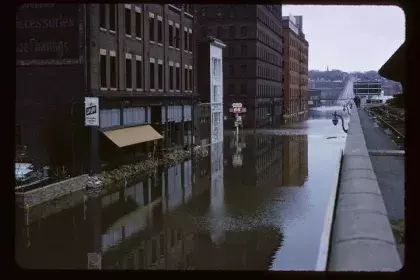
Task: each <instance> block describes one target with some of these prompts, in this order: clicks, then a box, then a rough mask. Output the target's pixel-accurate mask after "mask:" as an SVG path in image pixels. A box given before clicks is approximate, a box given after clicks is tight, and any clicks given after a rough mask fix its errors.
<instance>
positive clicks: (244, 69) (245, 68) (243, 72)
mask: <svg viewBox="0 0 420 280" xmlns="http://www.w3.org/2000/svg"><path fill="white" fill-rule="evenodd" d="M241 68H242V74H246V70H247V66H246V64H242V66H241Z"/></svg>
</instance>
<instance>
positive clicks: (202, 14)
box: [201, 8, 206, 17]
mask: <svg viewBox="0 0 420 280" xmlns="http://www.w3.org/2000/svg"><path fill="white" fill-rule="evenodd" d="M201 16H202V17H205V16H206V8H201Z"/></svg>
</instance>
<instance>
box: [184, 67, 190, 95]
mask: <svg viewBox="0 0 420 280" xmlns="http://www.w3.org/2000/svg"><path fill="white" fill-rule="evenodd" d="M184 88H185V90H190V89H189V88H188V68H185V69H184Z"/></svg>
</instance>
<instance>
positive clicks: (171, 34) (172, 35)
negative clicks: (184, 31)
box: [169, 24, 174, 47]
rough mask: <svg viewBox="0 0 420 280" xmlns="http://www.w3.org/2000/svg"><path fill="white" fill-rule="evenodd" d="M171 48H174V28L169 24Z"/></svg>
mask: <svg viewBox="0 0 420 280" xmlns="http://www.w3.org/2000/svg"><path fill="white" fill-rule="evenodd" d="M169 46H170V47H173V46H174V26H173V25H172V24H169Z"/></svg>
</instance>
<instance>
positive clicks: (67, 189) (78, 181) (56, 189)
mask: <svg viewBox="0 0 420 280" xmlns="http://www.w3.org/2000/svg"><path fill="white" fill-rule="evenodd" d="M88 177H89V175H87V174H85V175H81V176H78V177H74V178H70V179H68V180H64V181H61V182H58V183H54V184H51V185H48V186H45V187H42V188H39V189H35V190H31V191H28V192H16V194H15V199H16V204H17V205H18V206H21V207H22V206H29V207H32V206H35V205H39V204H42V203H44V202H47V201H50V200H54V199H56V198H59V197H61V196H64V195H68V194H71V193H73V192H76V191H79V190H81V189H83V188H84V187H85V185H86V182H87V180H88Z"/></svg>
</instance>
